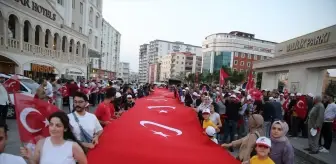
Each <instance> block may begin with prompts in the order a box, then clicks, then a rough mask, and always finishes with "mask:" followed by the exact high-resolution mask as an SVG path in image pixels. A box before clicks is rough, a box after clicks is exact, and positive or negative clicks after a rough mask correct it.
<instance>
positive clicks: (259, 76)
mask: <svg viewBox="0 0 336 164" xmlns="http://www.w3.org/2000/svg"><path fill="white" fill-rule="evenodd" d="M261 80H262V72H258V73H257V82H256V88H261Z"/></svg>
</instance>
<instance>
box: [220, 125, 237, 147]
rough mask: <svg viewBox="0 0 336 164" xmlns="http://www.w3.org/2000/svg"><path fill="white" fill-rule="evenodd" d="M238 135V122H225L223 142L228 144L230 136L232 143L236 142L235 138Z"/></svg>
mask: <svg viewBox="0 0 336 164" xmlns="http://www.w3.org/2000/svg"><path fill="white" fill-rule="evenodd" d="M236 133H237V121H234V120H225V123H224V138H223V141H224V142H227V140H228V139H227V138H228V137H229V136H230V142H232V141H234V136H235V134H236Z"/></svg>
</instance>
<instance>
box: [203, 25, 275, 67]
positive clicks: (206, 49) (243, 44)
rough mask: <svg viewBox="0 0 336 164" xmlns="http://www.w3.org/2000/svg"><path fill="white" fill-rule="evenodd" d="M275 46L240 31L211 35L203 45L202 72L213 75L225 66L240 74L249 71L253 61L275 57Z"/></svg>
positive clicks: (273, 43) (272, 43)
mask: <svg viewBox="0 0 336 164" xmlns="http://www.w3.org/2000/svg"><path fill="white" fill-rule="evenodd" d="M275 44H276V43H275V42H271V41H266V40H261V39H256V38H255V35H254V34H250V33H245V32H240V31H232V32H230V33H217V34H212V35H209V36H207V37H206V38H205V41H203V45H202V47H203V66H202V72H210V73H212V72H214V71H218V70H219V69H220V68H221V67H222V66H223V65H224V66H227V67H231V68H233V70H236V71H240V72H244V71H248V70H250V69H252V67H253V61H255V60H264V59H267V58H271V57H274V53H275Z"/></svg>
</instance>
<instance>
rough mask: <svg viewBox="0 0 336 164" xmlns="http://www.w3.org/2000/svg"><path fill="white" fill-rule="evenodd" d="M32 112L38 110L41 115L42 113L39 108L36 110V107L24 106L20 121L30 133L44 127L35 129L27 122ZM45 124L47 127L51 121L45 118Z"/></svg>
mask: <svg viewBox="0 0 336 164" xmlns="http://www.w3.org/2000/svg"><path fill="white" fill-rule="evenodd" d="M31 112H36V113H39V114H40V115H42V114H41V113H40V112H39V111H38V110H36V109H35V108H30V107H29V108H24V109H23V110H22V111H21V113H20V122H21V124H22V126H23V127H24V128H25V129H26V130H27V131H28V132H30V133H36V132H39V131H41V130H42V128H40V129H33V128H31V127H30V126H29V125H28V124H27V116H28V114H29V113H31ZM43 123H44V126H45V127H47V126H48V125H49V121H48V120H47V119H46V118H45V120H44V121H43Z"/></svg>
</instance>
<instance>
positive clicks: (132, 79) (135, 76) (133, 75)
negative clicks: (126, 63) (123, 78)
mask: <svg viewBox="0 0 336 164" xmlns="http://www.w3.org/2000/svg"><path fill="white" fill-rule="evenodd" d="M138 81H139V74H138V72H131V73H130V76H129V82H131V83H137V82H138Z"/></svg>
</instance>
